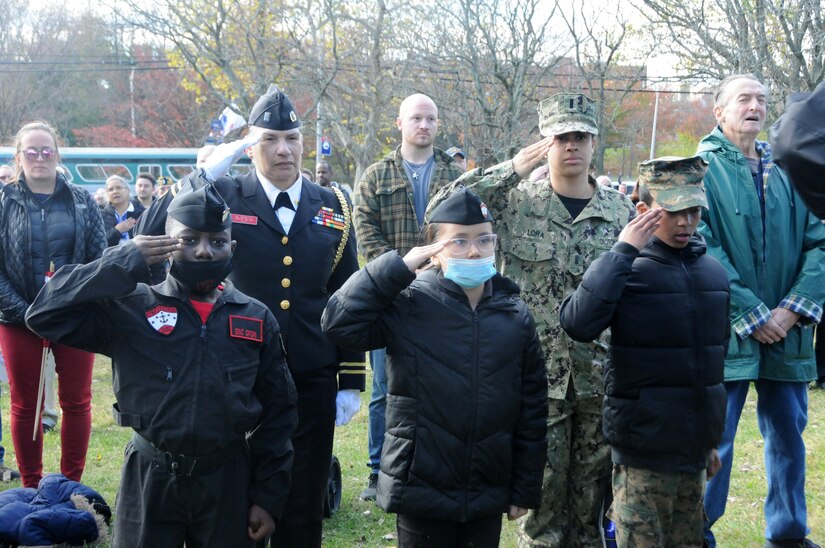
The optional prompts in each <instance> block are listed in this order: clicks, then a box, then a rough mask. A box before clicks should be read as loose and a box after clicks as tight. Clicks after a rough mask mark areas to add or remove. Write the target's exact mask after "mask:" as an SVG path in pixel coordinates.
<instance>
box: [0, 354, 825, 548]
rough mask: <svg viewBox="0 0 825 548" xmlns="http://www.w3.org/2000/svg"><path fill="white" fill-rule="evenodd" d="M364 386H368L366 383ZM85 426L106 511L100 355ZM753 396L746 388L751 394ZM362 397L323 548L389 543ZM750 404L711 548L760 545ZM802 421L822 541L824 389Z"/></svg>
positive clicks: (105, 382) (109, 426) (343, 437)
mask: <svg viewBox="0 0 825 548" xmlns="http://www.w3.org/2000/svg"><path fill="white" fill-rule="evenodd" d="M368 386H369V382H368ZM3 388H4V397H3V398H2V413H3V445H4V446H5V448H6V463H7V465H9V466H16V465H15V459H14V448H13V446H12V443H11V438H10V435H9V428H8V421H9V418H8V417H9V399H8V387H7V386H5V387H3ZM92 388H93V425H92V439H91V443H90V446H89V455H88V459H87V462H86V472H85V474H84V476H83V481H84V483H87V484H88V485H90V486H91V487H93V488H95V489H97V490H98V491H100V493H101V494H102V495H103V496H104V497H105V498H106V500H107V501H108V502H109V504H110V505H112V506H114V502H115V493H116V492H117V487H118V482H119V478H120V466H121V463H122V459H123V448H124V447H125V445H126V442H127V441H128V440H129V437H130V435H131V430H128V429H124V428H120V427H118V426H115V424H114V422H113V421H112V415H111V412H110V410H111V406H112V402H113V396H112V389H111V370H110V367H109V360H108V359H107V358H103V357H98V359H97V361H96V363H95V374H94V380H93V387H92ZM751 393H752V394H753V391H751ZM367 401H368V394H364V395H363V397H362V402H363V404H362V409H361V411H360V412H359V414H358V415H357V416H356V417H355V419H353V421H352V422H351V423H350V424H349V425H347V426H344V427H341V428H339V429H338V431H337V432H336V440H335V454H336V456H337V457H338V458H339V459H340V461H341V466H342V473H343V483H344V489H343V500H342V503H341V509H340V510H339V511H338V513H337V514H336V515H335V516H334V517H333V518H331V519H329V520H327V521H326V523H325V531H324V546H329V547H341V548H345V547H350V546H359V547H360V546H364V547H383V546H395V545H396V543H395V517H394V516H391V515H387V514H385V513H384V512H383V511H381V510H380V509H379V508H378V507H376V506H375V505H374V504H373V503H368V502H363V501H360V500H358V494H359V493H360V492H361V489H362V488H363V487H364V484H365V483H366V479H367V475H368V469H367V467H366V466H365V462H366V446H367V413H366V403H367ZM755 409H756V402H755V399H754V398H753V396H751V397H750V398H749V399H748V402H747V404H746V406H745V411H744V413H743V415H742V422H741V425H740V428H739V435H738V438H737V441H736V443H737V446H736V458H735V460H734V465H733V469H734V473H733V476H732V480H731V482H732V485H731V496H730V499H729V502H728V507H727V513H726V514H725V516H724V517H723V518H722V520H721V521H720V522H719V523H718V524H717V527H716V528H715V531H716V534H717V539H718V541H719V545H720V546H723V547H734V548H739V547H758V546H761V545H762V544H763V542H764V541H763V537H762V535H763V531H764V528H765V523H764V517H763V514H762V501H763V500H764V496H765V489H766V488H765V468H764V465H763V458H762V439H761V437H760V435H759V430H758V428H757V425H756V417H755ZM809 415H810V417H809V422H808V428H807V430H806V433H805V441H806V444H807V453H808V477H807V496H808V524H809V526H810V527H811V535H810V537H811V538H812V539H813V540H816V541H818V542H820V543H825V390H814V391H811V392H810V400H809ZM59 442H60V438H59V434H57V433H56V432H55V433H49V434H47V435H46V439H45V446H44V470H45V472H56V471H59V462H60V461H59V452H60V449H59V448H60V443H59ZM11 487H19V483H18V482H13V483H9V484H0V490H2V489H5V488H11ZM514 531H515V525H514V524H510V523H506V522H505V526H504V532H503V535H502V542H501V546H504V547H510V546H515V544H516V543H515V534H514Z"/></svg>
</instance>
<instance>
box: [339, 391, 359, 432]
mask: <svg viewBox="0 0 825 548" xmlns="http://www.w3.org/2000/svg"><path fill="white" fill-rule="evenodd" d="M359 409H361V394H360V392H358V390H354V389H348V390H339V391H338V395H337V396H335V426H344V425H345V424H347V423H348V422H349V421H350V419H352V417H353V416H355V414H356V413H357V412H358V410H359Z"/></svg>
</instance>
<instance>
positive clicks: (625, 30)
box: [562, 2, 652, 173]
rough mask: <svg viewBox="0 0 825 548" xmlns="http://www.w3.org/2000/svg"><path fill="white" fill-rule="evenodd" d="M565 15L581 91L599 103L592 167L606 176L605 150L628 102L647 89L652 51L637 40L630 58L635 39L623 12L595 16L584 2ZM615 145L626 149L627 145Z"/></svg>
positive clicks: (616, 10)
mask: <svg viewBox="0 0 825 548" xmlns="http://www.w3.org/2000/svg"><path fill="white" fill-rule="evenodd" d="M562 13H563V17H564V21H565V23H566V24H567V28H568V30H569V31H570V37H571V40H572V42H573V51H574V59H575V62H576V69H577V71H578V74H579V76H580V78H581V80H580V82H579V86H580V87H579V89H580V90H581V91H583V92H585V93H586V94H587V95H589V96H590V97H591V98H593V99H595V100H596V101H598V103H599V108H598V111H597V113H598V114H597V120H596V121H597V124H598V130H599V139H598V140H597V141H596V152H595V154H594V156H593V164H594V166H595V168H596V171H597V172H598V173H603V172H604V155H605V150H606V149H607V148H608V146H610V144H611V143H610V137H611V136H612V135H611V134H614V133H615V130H616V129H617V128H616V121H617V119H618V117H619V116H620V114H621V113H622V112H623V110H624V104H625V99H627V97H628V96H629V95H630V94H631V93H632V92H634V91H637V90H638V89H640V88H641V87H642V86H644V85H646V81H645V80H646V77H647V69H646V67H645V62H646V60H647V58H648V57H649V56H650V52H651V49H652V47H647V48H646V49H645V48H640V47H639V45H640V44H642V41H641V40H638V37H635V38H636V40H635V43H636V44H637V48H636V51H634V52H632V56H633V58H631V52H630V51H629V48H628V44H627V42H628V40H633V39H634V35H633V31H632V26H631V24H630V22H629V20H628V18H627V17H626V16H625V14H624V13H623V12H622V10H621V9H620V8H616V9H615V11H601V12H595V11H593V9H592V6H588V7H585V3H584V2H579V3H578V6H575V5H574V7H573V9H571V10H570V11H569V12H567V13H565V12H562ZM605 19H607V21H605ZM616 144H618V145H619V146H620V147H621V146H624V143H616Z"/></svg>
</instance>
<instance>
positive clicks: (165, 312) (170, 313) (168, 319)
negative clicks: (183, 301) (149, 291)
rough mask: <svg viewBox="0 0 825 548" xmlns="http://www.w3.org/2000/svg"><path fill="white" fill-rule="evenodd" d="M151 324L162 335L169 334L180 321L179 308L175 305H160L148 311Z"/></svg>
mask: <svg viewBox="0 0 825 548" xmlns="http://www.w3.org/2000/svg"><path fill="white" fill-rule="evenodd" d="M146 319H147V320H148V321H149V325H151V326H152V328H153V329H154V330H155V331H157V332H158V333H160V334H161V335H169V334H171V333H172V331H174V329H175V325H176V324H177V323H178V309H177V308H175V307H174V306H165V305H158V306H156V307H154V308H153V309H151V310H148V311H147V312H146Z"/></svg>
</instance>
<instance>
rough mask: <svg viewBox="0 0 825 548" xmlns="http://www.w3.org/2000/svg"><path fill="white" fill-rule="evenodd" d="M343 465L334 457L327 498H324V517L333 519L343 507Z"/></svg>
mask: <svg viewBox="0 0 825 548" xmlns="http://www.w3.org/2000/svg"><path fill="white" fill-rule="evenodd" d="M342 487H343V485H342V484H341V463H340V462H338V458H337V457H336V456H335V455H332V462H331V463H330V466H329V483H327V496H326V497H325V498H324V517H326V518H331V517H332V516H333V515H334V514H335V512H337V511H338V509H339V508H340V507H341V490H342Z"/></svg>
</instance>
